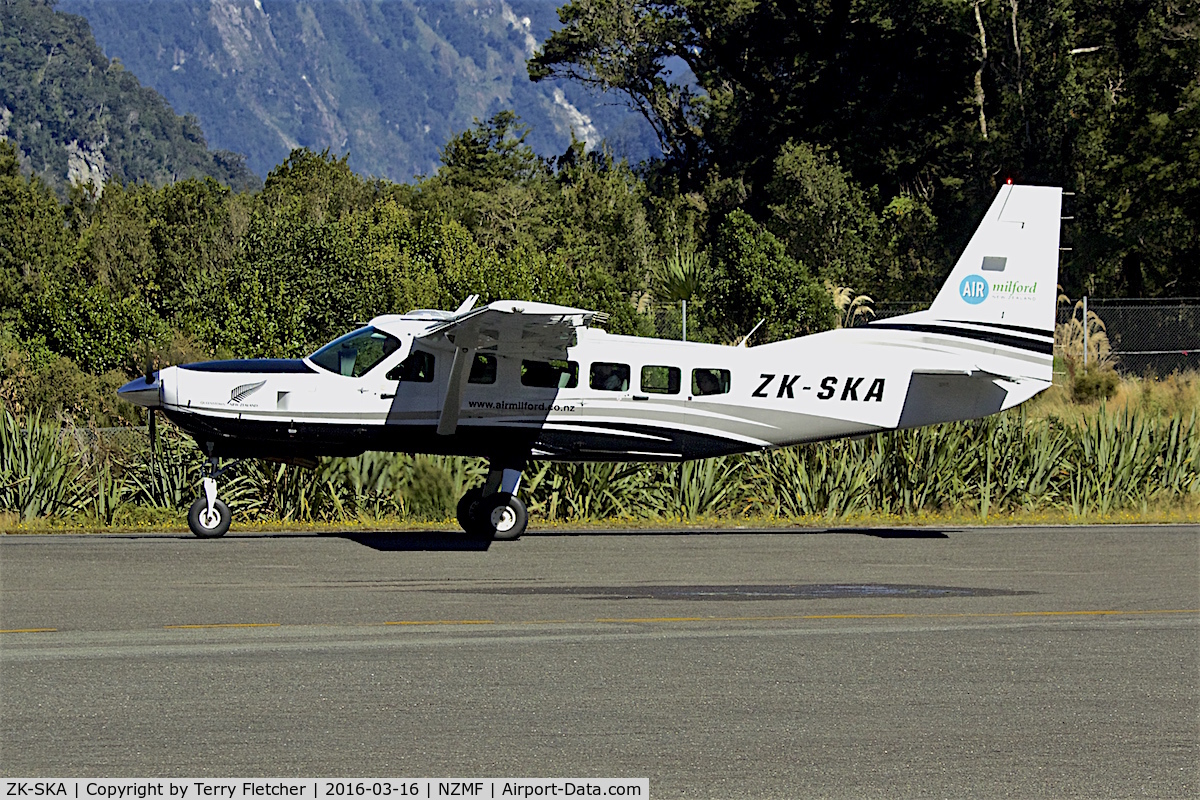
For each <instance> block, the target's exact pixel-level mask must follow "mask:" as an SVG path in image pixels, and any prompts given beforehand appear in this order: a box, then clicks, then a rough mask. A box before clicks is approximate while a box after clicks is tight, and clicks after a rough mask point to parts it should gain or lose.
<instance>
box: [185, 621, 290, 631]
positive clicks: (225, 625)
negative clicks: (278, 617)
mask: <svg viewBox="0 0 1200 800" xmlns="http://www.w3.org/2000/svg"><path fill="white" fill-rule="evenodd" d="M163 627H164V628H166V629H168V630H180V629H182V630H193V629H197V628H278V627H280V623H278V622H220V623H213V624H210V625H163Z"/></svg>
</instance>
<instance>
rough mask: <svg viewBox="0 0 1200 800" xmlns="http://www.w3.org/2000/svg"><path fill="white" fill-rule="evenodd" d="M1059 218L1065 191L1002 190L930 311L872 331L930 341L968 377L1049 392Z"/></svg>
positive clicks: (1040, 188) (883, 322) (877, 324)
mask: <svg viewBox="0 0 1200 800" xmlns="http://www.w3.org/2000/svg"><path fill="white" fill-rule="evenodd" d="M1061 218H1062V189H1059V188H1057V187H1050V186H1013V185H1007V186H1004V187H1003V188H1001V189H1000V192H999V193H998V194H997V195H996V199H995V200H993V201H992V205H991V207H990V208H989V209H988V211H987V214H986V215H985V216H984V218H983V221H982V222H980V223H979V227H978V228H977V229H976V230H975V235H974V236H972V237H971V242H970V243H969V244H968V245H967V249H966V250H964V251H963V254H962V256H961V257H960V258H959V259H958V263H956V264H955V265H954V270H953V271H952V272H951V273H950V277H949V278H947V279H946V282H945V284H943V285H942V289H941V291H940V292H938V296H937V298H936V299H935V300H934V301H933V305H932V306H930V307H929V310H928V311H920V312H917V313H916V314H905V315H904V316H901V317H892V318H891V319H884V320H880V321H878V322H874V323H871V327H875V328H892V329H898V330H907V331H912V332H914V333H919V334H922V335H925V336H926V337H927V338H929V337H932V338H930V341H934V342H936V343H937V344H938V346H941V347H951V348H952V349H955V350H957V351H959V352H960V353H961V354H962V358H963V365H964V366H963V369H964V370H965V371H967V372H972V371H975V370H979V371H983V372H988V373H991V374H993V375H997V376H1005V377H1009V378H1012V379H1033V380H1037V381H1041V382H1044V383H1046V384H1048V383H1049V382H1050V380H1051V378H1052V366H1053V357H1052V356H1053V349H1054V311H1055V306H1056V304H1057V302H1058V231H1059V225H1060V220H1061ZM956 368H957V367H956ZM1005 407H1007V406H1005Z"/></svg>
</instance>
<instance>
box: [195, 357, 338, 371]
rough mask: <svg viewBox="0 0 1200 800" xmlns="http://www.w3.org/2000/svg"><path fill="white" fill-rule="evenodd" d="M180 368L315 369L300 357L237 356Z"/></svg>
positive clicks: (228, 369)
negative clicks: (226, 359)
mask: <svg viewBox="0 0 1200 800" xmlns="http://www.w3.org/2000/svg"><path fill="white" fill-rule="evenodd" d="M179 368H180V369H190V370H193V371H195V372H261V373H264V374H286V373H296V374H310V373H314V372H316V370H315V369H313V368H312V367H310V366H309V365H308V364H305V363H304V362H303V361H301V360H300V359H298V358H235V359H230V360H228V361H197V362H196V363H195V364H180V365H179Z"/></svg>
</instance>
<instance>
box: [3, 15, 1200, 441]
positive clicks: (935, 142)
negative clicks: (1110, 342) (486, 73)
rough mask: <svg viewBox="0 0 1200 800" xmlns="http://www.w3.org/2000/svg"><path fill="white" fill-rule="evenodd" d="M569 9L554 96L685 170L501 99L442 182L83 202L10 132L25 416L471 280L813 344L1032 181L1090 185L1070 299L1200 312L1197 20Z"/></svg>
mask: <svg viewBox="0 0 1200 800" xmlns="http://www.w3.org/2000/svg"><path fill="white" fill-rule="evenodd" d="M559 14H560V18H561V21H562V24H561V27H559V28H558V29H557V30H556V31H555V32H554V33H552V34H551V36H550V37H549V38H548V39H547V40H546V41H545V42H544V43H543V46H542V49H541V51H540V52H539V53H538V54H537V55H536V56H535V57H534V58H533V59H531V61H530V62H529V72H530V76H531V78H533V79H534V80H543V79H546V78H548V77H550V76H558V77H560V78H566V79H569V80H572V81H577V82H580V83H582V84H586V85H588V86H592V87H594V88H596V89H599V90H603V91H606V92H609V93H611V94H612V95H613V96H614V97H620V98H624V99H625V100H626V101H628V102H629V103H631V104H632V105H633V106H635V107H636V108H638V109H639V110H640V111H641V112H642V113H643V114H644V115H645V116H646V118H647V120H648V121H649V122H650V123H651V125H652V126H653V127H654V129H655V131H656V133H657V135H658V136H659V140H660V144H661V146H662V151H663V154H664V155H663V157H662V158H661V159H657V160H654V161H651V162H647V163H642V164H637V165H630V164H628V163H625V162H624V161H622V160H619V159H615V158H613V157H612V156H611V155H609V154H606V153H605V152H603V151H596V150H593V151H590V152H588V151H586V150H585V148H584V146H583V143H582V142H578V141H577V142H574V143H573V144H572V145H571V146H570V147H568V148H566V149H565V151H564V152H562V153H561V154H558V155H555V156H553V157H542V156H539V155H538V154H537V153H535V151H534V150H533V149H532V148H531V147H530V146H529V144H528V142H527V137H528V129H527V127H526V126H525V125H524V124H523V123H522V122H521V120H520V119H519V118H517V117H516V116H515V115H514V114H512V113H511V112H500V113H497V114H495V115H494V116H491V117H489V118H488V119H485V120H480V121H477V124H476V125H475V126H474V127H471V128H470V129H468V130H465V131H462V132H460V133H458V134H456V135H454V136H453V137H451V138H450V139H449V141H447V142H446V144H445V145H444V146H443V147H442V149H441V163H440V167H439V169H438V170H437V171H436V172H435V173H434V174H432V175H430V176H428V177H426V178H424V179H421V180H420V181H417V182H415V183H412V184H397V183H391V182H388V181H383V180H378V179H370V178H365V177H363V176H361V175H358V174H356V173H355V172H354V171H353V170H351V169H350V167H349V165H348V159H347V156H346V154H344V153H329V152H321V153H317V152H312V151H309V150H304V149H297V150H295V151H293V152H292V154H291V156H290V157H289V158H288V159H287V160H286V161H285V162H284V163H282V164H280V165H279V166H277V167H276V168H275V169H274V170H272V171H271V173H270V174H269V175H268V176H267V177H266V180H265V184H264V185H263V186H262V187H261V189H258V190H253V191H250V190H245V189H242V190H236V191H235V190H234V189H230V188H229V187H228V186H227V185H225V184H223V183H221V182H219V181H217V180H214V179H212V178H211V177H210V178H200V177H191V178H186V179H176V180H169V181H165V182H158V181H154V180H152V179H150V178H147V179H146V180H145V181H143V182H132V181H130V182H122V181H120V180H112V181H110V182H109V183H108V184H107V185H106V186H105V187H104V190H103V191H102V192H94V191H87V190H85V189H81V188H76V189H75V190H73V191H72V192H71V193H70V196H69V197H68V198H67V199H66V200H65V201H64V200H62V199H60V197H58V196H56V195H55V193H54V191H53V189H52V188H51V187H50V186H49V185H48V184H47V183H45V182H44V181H43V180H42V179H41V178H40V177H38V175H37V174H31V169H30V165H29V159H28V156H27V155H24V154H23V153H22V151H20V150H18V149H17V147H15V146H14V145H13V144H11V143H2V144H0V245H2V246H0V339H2V340H3V344H2V346H3V354H4V355H3V359H4V360H3V363H2V364H0V400H2V401H3V402H4V403H5V404H6V405H7V406H8V407H9V408H12V409H15V410H17V411H20V410H22V409H27V408H32V407H35V406H40V407H45V408H48V409H49V410H51V411H54V410H65V411H68V412H70V413H72V414H74V415H75V416H76V417H77V418H78V419H80V420H81V421H87V422H90V423H92V424H99V425H104V424H110V423H116V422H119V421H120V420H122V419H132V418H133V417H132V415H133V413H134V412H133V410H132V409H122V408H120V407H118V405H117V401H116V398H115V396H114V394H113V389H114V388H115V387H116V385H118V384H119V383H121V382H123V381H124V380H126V379H127V377H128V376H130V375H134V374H137V373H139V372H140V371H141V370H142V369H144V367H145V364H146V362H147V360H149V361H150V362H151V363H152V364H163V363H168V362H172V363H174V362H179V361H183V360H188V359H192V360H195V359H200V358H206V357H211V356H214V355H234V354H236V355H238V356H246V357H253V356H295V355H299V354H303V353H305V352H307V351H310V350H311V349H312V348H314V347H315V346H317V345H319V344H321V343H322V342H324V341H327V340H328V339H330V338H331V337H333V336H334V335H336V334H338V333H341V332H343V331H345V330H347V329H349V328H350V327H352V326H353V325H354V324H355V323H356V322H361V321H363V320H365V319H368V318H370V317H371V316H374V315H376V314H380V313H389V312H399V311H405V310H408V309H410V308H415V307H447V306H449V307H453V306H454V305H457V303H458V302H459V301H460V300H461V299H462V298H463V297H464V296H466V295H467V294H470V293H473V292H477V293H480V294H482V295H483V296H484V298H485V300H486V299H495V298H498V297H518V298H530V299H538V300H545V301H551V302H562V303H568V304H572V305H581V306H585V307H589V308H595V309H597V310H601V311H606V312H608V313H610V314H611V315H612V321H611V324H610V328H611V329H612V330H614V331H617V332H635V333H643V334H652V333H655V332H656V325H658V324H659V322H658V321H657V320H659V318H658V317H656V316H655V315H654V314H653V313H651V312H652V311H653V309H654V308H655V307H656V305H660V304H670V303H675V302H677V301H679V300H681V299H687V300H689V301H690V305H689V317H690V321H689V329H690V330H696V331H697V335H699V336H703V337H704V338H708V339H710V340H714V341H731V340H732V339H733V338H734V337H735V336H737V335H739V334H744V333H746V332H747V331H749V330H750V329H751V328H752V327H753V326H754V324H755V323H757V322H758V321H759V320H760V319H765V320H766V324H765V325H764V326H763V328H761V329H760V332H759V333H758V334H757V336H758V337H761V338H757V339H756V341H765V340H770V339H776V338H780V337H784V336H792V335H796V334H800V333H805V332H811V331H815V330H820V329H823V328H826V327H829V326H831V325H834V324H836V323H837V320H836V312H835V309H834V305H833V302H832V292H831V289H835V288H837V287H850V288H851V289H852V290H853V291H854V292H856V293H865V294H868V295H870V296H872V297H874V298H876V299H877V300H901V299H903V300H914V301H922V300H925V301H927V300H929V299H931V297H932V294H933V292H934V290H935V289H936V287H937V286H938V285H939V284H940V282H941V280H942V278H943V276H944V275H945V274H946V273H947V272H948V271H949V269H950V267H951V265H952V262H953V259H954V255H955V253H956V252H957V250H958V249H959V248H960V247H961V246H962V244H963V243H964V240H965V238H966V237H967V236H969V234H970V232H971V230H972V229H973V228H974V226H975V224H976V223H977V221H978V217H979V215H980V214H981V213H982V210H983V209H984V208H985V207H986V205H987V203H988V202H989V201H990V200H991V198H992V197H993V196H994V193H995V191H996V188H997V187H998V186H999V185H1000V184H1001V183H1003V182H1004V180H1006V179H1007V178H1013V179H1014V180H1016V181H1021V182H1030V183H1053V184H1057V185H1062V186H1064V187H1065V188H1066V189H1067V190H1068V191H1072V192H1074V193H1075V195H1074V197H1073V198H1071V204H1070V207H1069V208H1068V210H1067V212H1066V213H1067V214H1068V215H1069V216H1072V217H1074V219H1072V220H1070V221H1068V222H1067V223H1065V227H1064V236H1065V241H1064V244H1065V245H1066V246H1069V247H1071V248H1072V249H1071V250H1070V251H1068V252H1065V253H1064V254H1063V255H1064V257H1063V264H1062V269H1061V272H1060V280H1061V282H1062V284H1063V286H1064V290H1065V291H1066V292H1067V293H1068V294H1071V295H1072V296H1075V295H1077V294H1079V293H1083V292H1087V293H1090V294H1107V295H1113V294H1128V295H1131V296H1145V297H1156V296H1181V295H1194V294H1197V293H1200V263H1198V259H1200V232H1198V230H1197V227H1198V226H1200V143H1198V142H1200V139H1198V137H1197V127H1198V126H1200V77H1198V71H1200V21H1198V18H1197V17H1198V14H1197V6H1196V4H1195V3H1188V4H1180V3H1175V2H1168V1H1167V0H1158V1H1156V2H1132V1H1129V2H1126V1H1123V0H1104V1H1103V2H1093V3H1086V4H1085V3H1072V2H1067V0H1044V1H1043V2H1029V3H1023V2H1020V0H1006V2H1001V1H1000V0H974V1H973V2H964V0H921V2H916V3H900V2H895V0H873V1H871V2H849V3H844V4H805V6H804V8H800V7H799V4H794V3H785V2H771V1H770V0H761V1H760V2H749V1H748V0H679V2H655V3H651V2H645V1H644V0H638V1H637V2H632V3H631V2H629V0H575V2H572V3H569V4H568V5H566V6H564V7H563V8H562V9H560V12H559ZM10 66H11V65H6V67H5V69H9V68H10ZM39 68H40V67H39V65H36V64H33V63H30V64H29V66H28V69H30V70H35V71H36V70H37V69H39ZM680 76H683V77H682V78H681V77H680ZM13 114H14V118H13V121H12V122H11V123H6V124H7V125H9V126H15V125H17V124H18V123H19V124H22V125H26V126H30V127H35V128H36V126H35V125H34V124H33V122H32V121H30V120H17V119H16V117H15V112H13ZM32 172H33V173H38V172H40V167H39V168H34V169H33V170H32ZM179 177H181V176H179ZM691 320H694V322H692V321H691ZM126 415H129V416H126Z"/></svg>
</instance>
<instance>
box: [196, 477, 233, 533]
mask: <svg viewBox="0 0 1200 800" xmlns="http://www.w3.org/2000/svg"><path fill="white" fill-rule="evenodd" d="M224 471H225V470H223V469H218V468H217V459H215V458H210V459H209V460H208V475H206V476H205V478H204V496H203V497H198V498H196V502H194V503H192V507H191V508H189V509H188V528H190V529H191V531H192V533H194V534H196V535H197V536H199V537H200V538H201V539H215V538H217V537H218V536H224V535H225V534H226V533H227V532H228V531H229V506H227V505H225V504H224V503H222V502H221V501H220V500H218V499H217V478H218V477H220V475H221V473H222V472H224Z"/></svg>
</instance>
